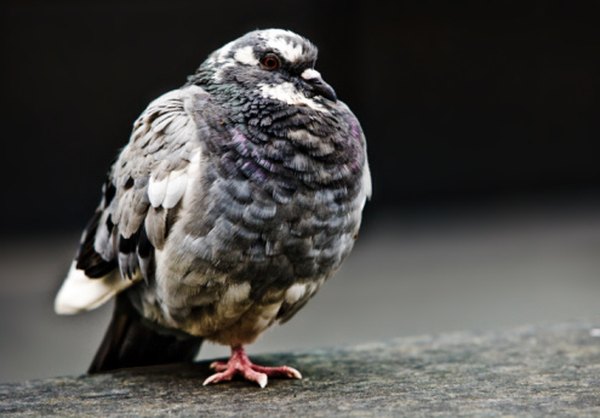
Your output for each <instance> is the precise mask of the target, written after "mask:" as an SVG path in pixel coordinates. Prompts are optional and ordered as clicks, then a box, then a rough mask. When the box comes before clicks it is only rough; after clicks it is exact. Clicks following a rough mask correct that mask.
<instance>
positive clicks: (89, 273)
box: [56, 29, 371, 386]
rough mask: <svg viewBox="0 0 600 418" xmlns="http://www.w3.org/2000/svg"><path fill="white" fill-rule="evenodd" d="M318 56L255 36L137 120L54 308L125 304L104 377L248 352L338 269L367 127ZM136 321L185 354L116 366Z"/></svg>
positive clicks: (362, 179) (366, 178)
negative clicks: (204, 354)
mask: <svg viewBox="0 0 600 418" xmlns="http://www.w3.org/2000/svg"><path fill="white" fill-rule="evenodd" d="M316 58H317V50H316V48H315V47H314V45H312V44H311V43H310V42H309V41H308V40H306V39H304V38H302V37H300V36H299V35H296V34H294V33H292V32H289V31H283V30H276V29H270V30H263V31H254V32H250V33H248V34H246V35H245V36H243V37H241V38H239V39H237V40H236V41H233V42H231V43H229V44H227V45H225V46H224V47H222V48H221V49H219V50H217V51H215V52H214V53H213V54H211V55H210V56H209V58H208V59H207V60H206V61H205V62H204V63H203V64H202V65H201V66H200V68H199V69H198V71H197V72H196V73H195V74H194V75H192V76H191V77H189V79H188V82H187V83H186V84H185V85H184V86H183V87H182V88H180V89H178V90H174V91H171V92H168V93H166V94H164V95H163V96H161V97H159V98H158V99H156V100H155V101H153V102H152V103H150V105H149V106H148V108H147V109H146V110H145V111H144V112H143V113H142V114H141V116H140V117H139V118H138V120H137V121H136V122H135V124H134V127H133V133H132V136H131V139H130V141H129V144H128V145H127V146H126V147H125V148H124V149H123V151H122V152H121V154H120V156H119V158H118V159H117V161H116V162H115V164H114V165H113V167H112V168H111V170H110V172H109V174H108V178H107V181H106V183H105V185H104V187H103V196H102V201H101V203H100V205H99V207H98V209H97V210H96V213H95V215H94V216H93V218H92V220H91V221H90V223H89V225H88V227H87V228H86V231H85V232H84V234H83V237H82V241H81V246H80V250H79V253H78V255H77V257H76V261H75V262H74V264H73V266H72V268H71V271H70V273H69V276H68V277H67V279H66V281H65V283H64V285H63V287H62V288H61V290H60V292H59V294H58V296H57V299H56V310H57V312H59V313H77V312H80V311H85V310H89V309H93V308H95V307H97V306H98V305H100V304H101V303H103V302H105V301H106V300H108V299H110V298H111V297H113V296H115V295H116V294H118V293H119V297H118V303H117V309H116V312H115V318H113V324H111V329H109V333H108V334H107V337H106V339H105V342H104V343H103V347H101V349H100V351H99V353H98V355H97V357H96V360H95V362H94V364H93V365H92V370H93V371H101V370H106V369H110V368H115V367H122V366H129V365H138V364H147V363H155V362H161V361H164V360H171V361H175V360H181V359H190V358H191V357H193V355H192V354H193V353H195V351H197V349H198V348H199V345H200V342H201V339H202V338H207V339H210V340H212V341H216V342H219V343H222V344H227V345H230V346H231V347H232V348H233V349H234V353H237V354H239V355H243V351H241V354H240V353H239V350H242V349H241V347H242V346H243V345H244V344H249V343H251V342H253V341H254V340H255V339H256V337H257V336H258V335H259V334H260V333H262V332H263V331H264V330H265V329H267V328H268V327H269V326H270V325H272V324H273V323H274V322H277V321H278V322H284V321H287V320H288V319H290V318H291V317H292V316H293V315H294V314H295V313H296V312H297V311H298V310H299V309H300V308H301V307H302V306H304V304H305V303H306V302H307V301H308V300H309V299H310V298H311V297H312V296H313V295H314V294H315V292H316V291H317V290H318V289H319V287H320V286H321V285H322V284H323V282H324V281H325V280H327V279H328V278H329V277H331V276H332V275H333V274H334V273H335V271H336V270H337V269H338V268H339V267H340V265H341V263H342V261H343V260H344V258H345V257H346V256H347V255H348V253H349V252H350V250H351V249H352V246H353V244H354V240H355V239H356V236H357V233H358V229H359V225H360V218H361V212H362V209H363V206H364V204H365V200H366V199H367V197H368V196H369V195H370V190H371V186H370V175H369V168H368V163H367V158H366V148H365V140H364V136H363V133H362V131H361V128H360V125H359V123H358V121H357V119H356V118H355V116H354V115H353V114H352V112H351V111H350V110H349V109H348V107H347V106H346V105H345V104H343V103H342V102H340V101H338V100H337V98H336V96H335V93H334V91H333V89H332V88H331V87H330V86H329V85H327V84H326V83H325V82H324V81H323V80H322V78H321V76H320V74H319V73H318V72H317V71H316V70H314V64H315V61H316ZM125 318H127V320H126V319H125ZM131 318H134V320H132V319H131ZM119 321H121V322H119ZM124 324H127V325H124ZM132 324H133V325H132ZM136 324H137V325H136ZM134 325H136V326H138V327H145V328H146V329H148V330H150V331H148V332H149V333H150V334H152V333H154V334H157V335H160V336H161V337H160V338H167V339H169V340H168V341H167V342H165V344H167V345H169V344H171V345H174V347H175V348H173V349H172V350H171V349H169V350H171V351H173V353H175V352H176V351H178V350H179V351H182V350H183V351H185V355H183V354H182V355H180V356H177V355H176V354H173V355H171V356H165V357H164V358H162V357H161V354H160V352H158V353H154V354H153V356H154V357H152V358H151V359H146V360H143V357H144V354H143V353H144V347H148V346H150V345H152V344H154V343H153V342H152V340H151V338H150V337H148V339H147V340H145V342H142V343H141V344H138V345H140V347H139V348H136V354H135V355H134V354H132V355H131V358H132V359H133V360H132V361H133V363H132V362H127V361H120V360H119V355H120V356H121V357H123V358H125V357H127V356H125V355H124V354H123V353H121V354H119V355H118V354H114V352H115V351H119V346H121V345H123V344H124V340H127V344H129V345H130V346H131V345H132V344H133V345H135V341H133V342H132V340H135V336H134V335H133V334H135V333H132V329H133V328H132V327H133V326H134ZM144 332H146V331H144ZM119 333H120V334H122V336H121V337H118V338H117V336H118V335H119ZM150 334H149V335H150ZM135 335H137V334H135ZM189 341H195V343H192V344H190V343H189ZM181 344H184V347H185V348H184V349H181V347H180V345H181ZM154 346H155V347H157V346H160V347H162V346H161V345H160V344H158V345H156V344H155V345H154ZM236 350H238V351H236ZM158 351H160V350H158ZM190 353H191V354H190ZM244 358H245V357H244ZM108 359H110V360H108ZM135 359H137V360H135ZM245 359H246V360H247V358H245ZM232 361H233V358H232ZM236 364H237V363H236ZM250 364H251V363H250ZM238 366H239V364H238ZM215 367H216V368H217V370H226V366H223V365H216V366H215ZM240 367H241V366H240ZM253 367H254V366H253ZM259 368H260V367H259V366H255V367H254V370H255V371H256V370H258V369H259ZM238 369H239V368H238ZM239 370H241V369H239ZM286 370H287V369H286ZM290 370H293V369H290ZM245 371H248V370H245ZM263 371H264V370H263ZM264 372H265V373H264V374H265V376H264V378H263V377H261V376H258V377H256V376H254V377H253V376H248V375H247V374H246V373H245V372H244V371H242V373H243V374H244V375H245V376H246V377H247V378H249V379H250V380H255V381H257V382H258V383H259V384H260V385H261V386H264V384H266V374H277V373H269V371H264ZM224 373H225V372H224ZM224 373H221V374H218V375H219V376H220V377H217V378H214V379H213V380H211V382H212V381H219V380H227V379H229V378H231V376H230V375H226V374H224ZM248 373H252V371H249V372H248ZM296 373H297V372H296ZM230 374H231V373H230ZM258 374H261V373H258ZM280 374H281V373H280ZM284 374H285V373H284ZM287 374H288V375H289V376H292V377H298V376H299V374H298V376H296V375H294V374H293V373H287ZM215 376H217V375H215Z"/></svg>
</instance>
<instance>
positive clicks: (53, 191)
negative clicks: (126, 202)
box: [0, 0, 600, 380]
mask: <svg viewBox="0 0 600 418" xmlns="http://www.w3.org/2000/svg"><path fill="white" fill-rule="evenodd" d="M0 10H1V14H0V19H1V22H0V34H1V37H0V42H1V43H0V45H1V46H0V53H1V62H2V64H1V67H0V68H1V71H2V72H1V73H0V75H1V77H0V83H1V92H2V94H1V95H0V97H1V102H2V104H1V106H2V108H1V113H0V121H1V125H0V126H1V130H0V135H1V138H2V141H1V147H2V148H1V153H0V175H1V177H2V178H3V190H2V195H3V198H2V205H1V209H0V211H1V212H0V230H1V231H2V235H1V242H0V274H1V276H0V302H2V303H0V314H1V315H0V318H2V319H0V333H1V334H0V335H1V338H2V343H0V362H2V363H0V371H1V370H5V372H4V375H1V374H0V379H1V380H15V379H22V378H31V377H41V376H45V375H49V374H53V373H54V374H58V373H76V372H78V371H83V368H85V365H86V364H85V363H86V362H87V361H88V359H89V358H90V357H91V351H93V349H94V348H95V345H96V344H97V343H98V341H99V339H100V338H101V334H102V332H103V328H104V326H105V322H106V321H107V316H108V315H109V311H110V309H109V308H105V309H104V310H101V311H100V313H93V314H90V315H89V316H83V317H80V318H69V319H64V318H55V317H54V316H53V314H52V312H51V301H52V295H53V293H54V292H55V290H56V288H57V286H58V285H59V282H60V279H61V276H62V275H63V274H64V272H65V271H66V269H67V267H68V264H69V259H70V257H71V256H72V254H73V252H74V250H75V247H76V244H77V235H78V233H79V230H80V229H81V227H82V226H83V225H84V224H85V222H86V221H87V218H88V217H89V216H90V214H91V213H92V211H93V209H94V207H95V205H96V204H97V199H98V198H99V193H100V184H101V181H102V179H103V177H104V174H105V172H106V170H107V168H108V167H109V165H110V163H111V161H112V159H113V158H114V156H115V155H116V153H117V151H118V149H119V148H120V147H122V146H123V145H124V144H125V143H126V141H127V140H128V137H129V133H130V129H131V125H132V122H133V120H134V119H135V118H136V117H137V116H138V114H139V113H140V112H141V111H142V110H143V109H144V107H145V106H146V105H147V104H148V102H149V101H151V100H152V99H154V98H155V97H157V96H158V95H160V94H162V93H164V92H166V91H168V90H170V89H173V88H177V87H178V86H180V85H182V84H183V83H184V82H185V80H186V76H187V75H188V74H190V73H193V72H194V70H195V69H196V67H197V66H198V65H199V64H200V62H201V61H203V60H204V58H205V57H206V56H207V55H208V54H209V53H210V52H211V51H213V50H215V49H217V48H218V47H220V46H222V45H223V44H225V43H226V42H228V41H230V40H232V39H234V38H236V37H238V36H240V35H241V34H243V33H245V32H246V31H249V30H252V29H256V28H266V27H281V28H288V29H291V30H294V31H296V32H298V33H300V34H303V35H305V36H306V37H308V38H309V39H311V40H312V41H313V42H314V43H315V44H317V45H318V47H319V49H320V58H319V62H318V65H317V68H318V69H319V70H320V72H321V73H322V74H323V75H324V77H325V79H326V80H327V81H328V82H329V83H330V84H332V85H333V86H334V87H335V88H336V91H337V93H338V96H339V97H340V98H342V100H344V101H345V102H346V103H348V104H349V105H350V106H351V108H352V109H353V111H354V112H355V113H356V114H357V116H358V117H359V119H360V120H361V122H362V124H363V128H364V130H365V132H366V135H367V139H368V145H369V157H370V162H371V170H372V173H373V180H374V199H373V201H372V202H371V203H370V204H369V205H368V207H367V212H366V218H365V228H364V234H363V239H362V240H361V241H360V242H359V245H358V248H357V250H356V254H355V255H354V258H352V260H351V263H354V264H353V266H354V267H353V268H351V269H348V268H347V269H344V270H343V271H342V273H340V276H345V277H340V278H338V279H335V283H332V284H331V285H330V286H326V288H325V289H324V290H323V292H322V293H324V295H319V296H318V297H317V298H316V299H315V301H313V302H312V304H310V305H309V307H308V308H307V309H306V310H305V311H306V313H302V314H300V315H299V316H298V319H295V320H294V321H292V323H291V324H290V325H289V326H288V327H292V328H290V331H287V332H289V333H290V334H281V333H279V332H280V331H278V330H277V331H273V340H269V338H271V337H265V338H264V339H263V340H261V343H260V344H264V345H263V346H259V347H261V348H260V350H270V351H272V350H273V349H291V348H294V347H300V348H302V347H311V346H318V345H324V344H336V343H340V342H359V341H364V340H368V339H373V338H385V337H393V336H397V335H405V334H407V333H418V332H430V331H443V330H451V329H461V328H470V327H493V326H504V325H514V324H518V323H524V322H531V321H533V322H535V321H542V320H562V319H568V318H572V317H574V316H579V315H587V316H590V315H596V314H597V309H594V308H595V307H597V306H598V304H597V303H596V301H597V300H598V297H599V296H600V293H599V292H600V277H598V276H600V264H599V263H598V262H597V261H596V259H597V254H600V199H599V198H600V193H599V192H600V168H599V165H598V162H597V159H598V153H597V152H596V149H597V147H595V143H596V142H597V141H598V138H599V137H600V135H599V134H600V128H599V126H600V124H599V123H598V121H597V114H598V110H599V109H600V100H599V98H600V25H598V16H600V3H599V2H592V1H590V2H583V1H562V2H561V1H531V0H522V1H497V2H480V1H467V2H444V1H435V0H430V1H394V2H392V1H390V2H384V1H381V2H375V1H369V2H367V1H364V2H359V1H323V0H318V1H317V0H303V1H282V0H278V1H273V0H269V1H261V2H256V3H252V2H248V1H243V0H227V1H226V0H224V1H212V2H209V1H207V2H200V1H169V2H158V1H132V0H129V1H120V2H116V1H115V2H112V1H108V2H99V1H96V2H94V1H86V2H79V1H54V2H52V1H30V0H20V1H12V2H11V1H9V2H4V3H3V4H2V5H1V6H0ZM406 269H408V270H409V271H406ZM358 272H360V274H359V273H358ZM365 277H369V280H368V281H367V280H366V279H365ZM373 292H375V293H373ZM378 292H379V293H378ZM453 292H454V293H453ZM340 295H343V296H340ZM361 295H363V297H360V296H361ZM365 295H368V296H365ZM452 295H454V296H452ZM499 295H501V296H499ZM532 298H533V299H532ZM501 301H504V302H501ZM369 304H370V305H369ZM375 305H377V306H378V309H379V310H377V309H375V310H373V309H372V307H373V306H375ZM357 306H371V308H367V307H364V308H358V307H357ZM411 306H412V308H411ZM350 308H352V309H350ZM436 309H437V310H436ZM311 312H312V314H311ZM339 312H341V313H339ZM336 313H337V314H336ZM342 313H343V314H342ZM317 314H318V315H320V318H323V317H328V318H330V321H333V322H326V323H324V324H323V325H322V327H323V329H319V328H318V329H314V327H315V325H314V324H315V323H319V322H320V321H319V320H318V319H317V320H315V317H312V316H310V315H317ZM303 315H304V318H306V319H304V320H303V319H301V318H303ZM81 318H83V319H81ZM336 318H337V322H336ZM42 319H43V320H42ZM44 321H46V322H44ZM321 322H322V321H321ZM90 324H94V325H90ZM292 324H298V325H295V327H296V328H293V325H292ZM309 324H312V325H310V326H309ZM357 324H359V325H360V326H359V325H357ZM303 326H304V328H303ZM285 328H286V327H283V328H282V331H281V332H285V331H283V330H284V329H285ZM332 329H333V330H337V331H335V332H333V331H332ZM276 333H279V334H276ZM294 337H295V339H294ZM278 338H279V339H278ZM52 341H54V343H53V344H54V345H53V346H52V347H54V348H53V349H51V348H52V347H50V346H48V344H50V345H52ZM82 344H83V345H85V347H83V346H82ZM86 344H87V345H86ZM286 344H287V345H286ZM45 348H47V349H48V350H49V351H48V354H47V355H49V356H51V358H52V361H51V362H50V361H46V360H45V358H44V357H43V356H41V355H40V354H37V353H40V352H41V351H44V349H45ZM69 350H70V351H69ZM260 350H259V351H260ZM209 353H210V351H209ZM217 353H220V351H219V352H217ZM36 354H37V356H36ZM52 356H54V357H52ZM34 359H37V360H34ZM74 359H76V360H74ZM48 363H52V366H48ZM0 373H1V372H0Z"/></svg>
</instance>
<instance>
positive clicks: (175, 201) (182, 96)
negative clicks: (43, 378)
mask: <svg viewBox="0 0 600 418" xmlns="http://www.w3.org/2000/svg"><path fill="white" fill-rule="evenodd" d="M208 97H209V95H208V93H206V92H205V91H204V90H202V89H201V88H200V87H197V86H193V85H192V86H188V87H185V88H183V89H179V90H173V91H171V92H168V93H166V94H164V95H163V96H161V97H159V98H158V99H156V100H155V101H153V102H152V103H150V105H149V106H148V107H147V108H146V110H145V111H144V112H143V113H142V114H141V115H140V117H139V118H138V119H137V121H136V122H135V123H134V126H133V133H132V135H131V139H130V141H129V144H128V145H127V146H126V147H125V148H124V149H123V151H122V152H121V154H120V155H119V157H118V159H117V161H116V162H115V163H114V165H113V166H112V168H111V170H110V171H109V174H108V177H107V180H106V182H105V183H104V186H103V188H102V199H101V202H100V205H99V206H98V208H97V209H96V211H95V213H94V215H93V217H92V219H91V220H90V222H89V224H88V225H87V227H86V229H85V231H84V233H83V235H82V238H81V242H80V247H79V251H78V253H77V255H76V257H75V260H74V261H73V263H72V265H71V268H70V271H69V273H68V275H67V278H66V279H65V281H64V283H63V285H62V287H61V289H60V290H59V292H58V294H57V296H56V299H55V305H54V307H55V311H56V312H57V313H59V314H74V313H78V312H82V311H87V310H91V309H94V308H96V307H98V306H100V305H102V304H103V303H104V302H106V301H108V300H109V299H110V298H112V297H113V296H114V295H116V294H117V293H119V292H121V291H122V290H124V289H126V288H128V287H130V286H131V285H133V284H134V283H136V282H138V281H140V280H143V279H149V278H151V277H152V275H153V274H154V270H153V269H154V250H155V249H160V248H162V246H163V245H164V243H165V240H166V238H167V236H168V233H169V229H170V225H171V223H172V222H173V220H174V216H175V213H176V211H177V209H178V205H179V202H180V201H181V200H182V198H183V195H184V193H185V190H186V187H187V184H188V181H189V180H190V179H189V177H190V176H192V174H197V173H199V172H200V170H199V169H200V167H199V166H201V165H202V161H201V151H202V143H201V136H202V129H203V128H204V129H205V128H206V126H201V125H202V119H201V118H200V117H199V115H200V114H201V113H202V111H203V107H204V105H206V104H207V102H208ZM191 168H193V170H192V169H191Z"/></svg>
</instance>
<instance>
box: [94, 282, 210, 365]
mask: <svg viewBox="0 0 600 418" xmlns="http://www.w3.org/2000/svg"><path fill="white" fill-rule="evenodd" d="M201 344H202V338H199V337H189V338H186V337H184V336H179V335H177V336H176V335H169V334H162V333H158V332H157V331H156V330H155V329H152V328H150V327H149V326H148V325H147V324H145V323H144V322H143V320H142V318H141V316H140V314H139V313H138V312H137V311H136V310H135V309H134V308H133V306H132V305H131V302H130V301H129V298H128V297H127V295H125V294H123V293H121V294H119V295H118V296H117V301H116V304H115V311H114V313H113V317H112V320H111V322H110V325H109V326H108V330H107V331H106V335H105V336H104V340H102V344H101V345H100V348H99V349H98V352H97V353H96V356H95V357H94V361H92V364H91V365H90V368H89V370H88V373H99V372H104V371H108V370H113V369H120V368H124V367H139V366H151V365H154V364H165V363H179V362H190V361H193V360H194V357H195V356H196V354H197V353H198V350H199V349H200V345H201Z"/></svg>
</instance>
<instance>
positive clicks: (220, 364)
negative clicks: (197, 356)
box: [203, 346, 302, 388]
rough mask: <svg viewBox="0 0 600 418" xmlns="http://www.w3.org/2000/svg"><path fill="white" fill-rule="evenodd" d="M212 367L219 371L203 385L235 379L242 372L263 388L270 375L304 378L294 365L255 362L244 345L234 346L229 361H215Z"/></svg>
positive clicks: (245, 376)
mask: <svg viewBox="0 0 600 418" xmlns="http://www.w3.org/2000/svg"><path fill="white" fill-rule="evenodd" d="M210 368H211V369H213V370H216V371H217V373H215V374H213V375H212V376H210V377H208V378H207V379H206V380H205V381H204V383H203V385H204V386H206V385H209V384H211V383H219V382H225V381H229V380H231V379H233V376H235V375H236V374H240V375H242V376H243V377H244V379H246V380H249V381H251V382H256V383H258V385H259V386H260V387H261V388H264V387H265V386H267V382H268V380H269V377H287V378H290V379H302V375H301V374H300V372H299V371H298V370H296V369H294V368H292V367H288V366H279V367H265V366H259V365H258V364H254V363H252V362H251V361H250V359H249V358H248V355H247V354H246V352H245V351H244V347H241V346H239V347H232V348H231V357H230V358H229V361H226V362H225V361H215V362H213V363H212V364H211V365H210Z"/></svg>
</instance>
